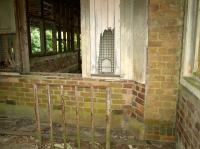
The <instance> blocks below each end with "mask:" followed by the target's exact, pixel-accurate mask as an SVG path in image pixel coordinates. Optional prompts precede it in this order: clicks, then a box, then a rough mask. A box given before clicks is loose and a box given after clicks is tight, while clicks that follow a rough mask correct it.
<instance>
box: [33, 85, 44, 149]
mask: <svg viewBox="0 0 200 149" xmlns="http://www.w3.org/2000/svg"><path fill="white" fill-rule="evenodd" d="M37 90H38V88H37V85H36V84H34V85H33V92H34V99H35V119H36V129H37V134H36V135H37V139H38V148H41V144H42V134H41V126H40V111H39V100H38V91H37Z"/></svg>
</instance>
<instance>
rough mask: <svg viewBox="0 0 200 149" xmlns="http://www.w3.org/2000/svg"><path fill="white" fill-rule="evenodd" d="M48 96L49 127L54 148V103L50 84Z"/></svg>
mask: <svg viewBox="0 0 200 149" xmlns="http://www.w3.org/2000/svg"><path fill="white" fill-rule="evenodd" d="M47 96H48V116H49V128H50V144H51V148H53V121H52V103H51V94H50V86H49V85H47Z"/></svg>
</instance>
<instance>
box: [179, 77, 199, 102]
mask: <svg viewBox="0 0 200 149" xmlns="http://www.w3.org/2000/svg"><path fill="white" fill-rule="evenodd" d="M180 82H181V84H182V85H183V86H184V87H186V88H187V89H188V90H189V91H190V92H192V93H193V94H194V95H195V96H196V97H197V98H198V99H199V100H200V80H199V78H196V77H193V76H191V77H181V80H180Z"/></svg>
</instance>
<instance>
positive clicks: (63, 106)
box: [60, 85, 67, 149]
mask: <svg viewBox="0 0 200 149" xmlns="http://www.w3.org/2000/svg"><path fill="white" fill-rule="evenodd" d="M60 98H61V105H62V120H63V123H62V127H63V134H62V135H63V142H64V149H67V142H66V139H67V135H66V131H67V128H66V124H67V123H66V116H65V101H64V98H63V85H61V86H60Z"/></svg>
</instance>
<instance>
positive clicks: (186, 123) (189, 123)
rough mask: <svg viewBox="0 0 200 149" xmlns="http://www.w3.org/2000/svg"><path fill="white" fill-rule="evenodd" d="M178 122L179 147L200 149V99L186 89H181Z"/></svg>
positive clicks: (182, 148)
mask: <svg viewBox="0 0 200 149" xmlns="http://www.w3.org/2000/svg"><path fill="white" fill-rule="evenodd" d="M176 122H177V123H176V128H177V140H178V147H179V148H181V149H187V148H191V149H197V148H200V142H199V138H200V99H198V98H197V97H195V96H194V95H192V93H190V91H188V90H187V89H186V88H184V87H181V89H180V97H179V102H178V108H177V119H176Z"/></svg>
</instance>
